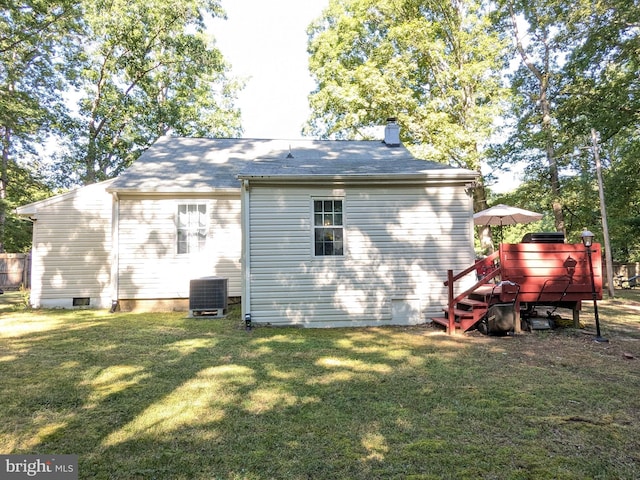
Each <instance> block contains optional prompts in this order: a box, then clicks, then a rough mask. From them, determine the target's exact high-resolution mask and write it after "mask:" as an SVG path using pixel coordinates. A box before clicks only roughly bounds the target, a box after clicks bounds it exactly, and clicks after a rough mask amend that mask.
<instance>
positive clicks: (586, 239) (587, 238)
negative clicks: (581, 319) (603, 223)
mask: <svg viewBox="0 0 640 480" xmlns="http://www.w3.org/2000/svg"><path fill="white" fill-rule="evenodd" d="M580 236H581V237H582V243H583V244H584V247H585V249H586V250H587V257H588V259H589V274H590V275H591V295H592V297H593V314H594V316H595V317H596V338H595V339H594V340H595V341H596V342H598V343H606V342H608V341H609V340H607V339H606V338H604V337H602V335H600V318H599V317H598V294H597V293H596V281H595V279H594V276H593V262H592V261H591V245H593V238H594V236H595V235H594V234H593V233H591V232H590V231H589V230H587V229H586V228H585V229H584V231H583V232H582V235H580Z"/></svg>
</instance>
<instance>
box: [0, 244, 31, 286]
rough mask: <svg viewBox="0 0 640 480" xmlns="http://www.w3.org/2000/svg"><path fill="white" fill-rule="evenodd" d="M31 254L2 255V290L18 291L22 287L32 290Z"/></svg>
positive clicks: (0, 272)
mask: <svg viewBox="0 0 640 480" xmlns="http://www.w3.org/2000/svg"><path fill="white" fill-rule="evenodd" d="M30 279H31V254H28V253H0V288H1V289H3V290H17V289H19V288H20V286H21V285H22V286H24V288H30V287H31V285H30Z"/></svg>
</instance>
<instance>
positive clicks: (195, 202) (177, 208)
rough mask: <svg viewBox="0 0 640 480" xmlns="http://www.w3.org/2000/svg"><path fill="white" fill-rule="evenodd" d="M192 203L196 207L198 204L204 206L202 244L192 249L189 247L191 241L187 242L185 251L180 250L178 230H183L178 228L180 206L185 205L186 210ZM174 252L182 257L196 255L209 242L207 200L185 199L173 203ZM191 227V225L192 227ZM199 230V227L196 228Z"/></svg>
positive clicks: (202, 250)
mask: <svg viewBox="0 0 640 480" xmlns="http://www.w3.org/2000/svg"><path fill="white" fill-rule="evenodd" d="M191 205H194V206H196V207H200V206H204V220H205V221H204V227H203V228H202V230H204V244H203V245H202V246H201V247H199V248H198V249H197V250H195V251H193V250H192V249H191V248H190V245H191V243H190V242H187V243H186V245H187V251H186V252H180V231H181V230H184V229H181V228H180V207H185V206H186V207H187V211H188V207H189V206H191ZM175 226H176V229H175V250H174V251H175V254H176V255H177V256H179V257H183V256H188V255H198V254H200V253H202V252H204V251H205V250H206V248H207V244H208V243H209V226H210V219H209V202H206V201H198V200H191V201H190V200H185V201H180V202H178V203H176V205H175ZM192 229H193V227H192ZM198 230H200V229H198Z"/></svg>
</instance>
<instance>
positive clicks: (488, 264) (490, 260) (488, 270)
mask: <svg viewBox="0 0 640 480" xmlns="http://www.w3.org/2000/svg"><path fill="white" fill-rule="evenodd" d="M499 257H500V251H499V250H498V251H496V252H493V253H492V254H491V255H489V256H488V257H485V258H483V259H482V260H479V261H477V262H476V263H474V264H473V265H471V266H470V267H467V268H465V269H464V270H462V271H461V272H459V273H457V274H455V275H454V274H453V270H447V281H446V282H444V284H445V286H446V287H448V292H447V300H448V302H447V319H448V320H449V326H448V328H447V331H448V332H449V334H450V335H452V334H453V333H454V332H455V314H454V310H455V306H456V304H457V303H458V302H459V301H460V300H462V299H463V298H465V297H467V296H469V294H471V293H473V292H474V291H475V290H477V289H478V287H480V286H482V285H486V284H487V283H489V282H490V281H491V280H493V279H494V278H496V277H497V276H498V275H500V265H499V264H498V265H496V260H497V259H498V258H499ZM478 269H482V270H483V271H484V272H485V273H484V275H483V276H482V277H481V278H480V279H479V280H478V281H477V282H476V283H475V284H474V285H473V286H472V287H470V288H468V289H467V290H465V291H464V292H462V293H460V294H459V295H458V296H456V297H454V291H455V289H454V283H455V282H457V281H458V280H460V279H461V278H463V277H465V276H466V275H468V274H469V273H471V272H472V271H476V272H477V271H478Z"/></svg>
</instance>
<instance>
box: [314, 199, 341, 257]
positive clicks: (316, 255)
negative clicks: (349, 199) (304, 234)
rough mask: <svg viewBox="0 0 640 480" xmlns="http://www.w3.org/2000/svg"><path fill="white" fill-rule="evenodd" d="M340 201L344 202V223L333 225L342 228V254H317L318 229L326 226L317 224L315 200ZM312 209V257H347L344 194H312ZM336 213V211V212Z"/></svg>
mask: <svg viewBox="0 0 640 480" xmlns="http://www.w3.org/2000/svg"><path fill="white" fill-rule="evenodd" d="M327 200H330V201H340V202H342V223H341V224H340V225H335V226H332V227H334V228H340V229H341V230H342V253H340V254H331V255H325V254H323V255H318V254H316V231H317V230H318V229H320V228H324V225H323V226H316V223H315V216H316V210H315V202H316V201H327ZM309 204H310V210H311V257H312V258H314V259H323V260H324V259H339V258H345V257H346V253H347V238H346V231H347V228H346V201H345V197H344V196H336V195H321V196H320V195H319V196H311V198H310V202H309ZM334 213H335V212H334Z"/></svg>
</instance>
